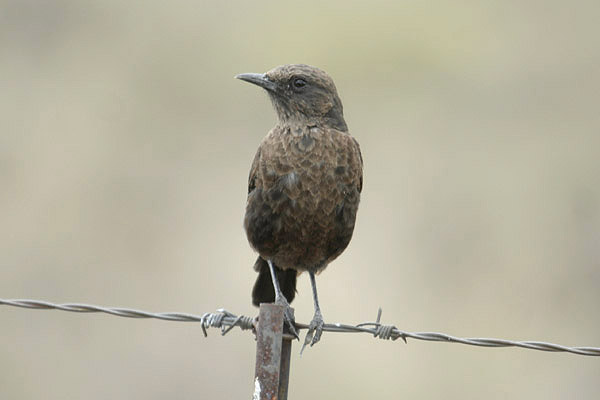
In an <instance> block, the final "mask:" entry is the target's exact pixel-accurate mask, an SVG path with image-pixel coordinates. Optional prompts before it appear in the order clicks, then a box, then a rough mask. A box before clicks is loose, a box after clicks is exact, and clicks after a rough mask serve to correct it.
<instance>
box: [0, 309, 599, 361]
mask: <svg viewBox="0 0 600 400" xmlns="http://www.w3.org/2000/svg"><path fill="white" fill-rule="evenodd" d="M0 305H6V306H13V307H21V308H29V309H38V310H40V309H41V310H51V309H54V310H62V311H71V312H79V313H91V312H101V313H106V314H110V315H116V316H119V317H126V318H155V319H161V320H165V321H181V322H200V326H201V328H202V332H203V334H204V336H207V329H208V328H219V329H220V330H221V334H222V335H225V334H227V333H228V332H229V331H231V330H232V329H233V328H234V327H236V326H237V327H239V328H240V329H242V330H249V329H252V330H254V329H255V325H256V318H253V317H247V316H244V315H239V316H237V315H235V314H233V313H230V312H229V311H227V310H225V309H222V308H220V309H218V310H217V311H216V312H214V313H205V314H203V315H202V316H198V315H193V314H186V313H178V312H168V313H151V312H147V311H140V310H134V309H130V308H122V307H117V308H111V307H99V306H94V305H89V304H80V303H67V304H54V303H50V302H47V301H40V300H26V299H13V300H5V299H0ZM380 320H381V309H379V311H378V313H377V319H376V320H375V322H364V323H361V324H358V325H347V324H325V325H324V326H323V331H325V332H338V333H369V334H371V335H373V336H374V337H376V338H380V339H384V340H397V339H398V338H401V339H402V340H403V341H404V342H407V339H408V338H410V339H416V340H425V341H434V342H445V343H460V344H466V345H471V346H481V347H520V348H524V349H531V350H540V351H548V352H567V353H572V354H578V355H583V356H600V348H599V347H568V346H562V345H559V344H553V343H547V342H540V341H521V342H519V341H513V340H505V339H494V338H459V337H456V336H451V335H447V334H445V333H437V332H405V331H402V330H400V329H398V328H397V327H395V326H394V325H383V324H381V323H380ZM296 328H297V329H308V325H307V324H302V323H296Z"/></svg>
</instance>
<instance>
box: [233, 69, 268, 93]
mask: <svg viewBox="0 0 600 400" xmlns="http://www.w3.org/2000/svg"><path fill="white" fill-rule="evenodd" d="M235 77H236V79H241V80H243V81H246V82H250V83H253V84H255V85H257V86H260V87H261V88H263V89H266V90H268V91H271V92H273V91H275V88H276V87H277V85H276V84H275V82H273V81H272V80H270V79H269V78H268V77H267V75H266V74H253V73H249V74H239V75H236V76H235Z"/></svg>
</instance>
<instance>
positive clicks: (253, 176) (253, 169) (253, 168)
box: [248, 147, 260, 194]
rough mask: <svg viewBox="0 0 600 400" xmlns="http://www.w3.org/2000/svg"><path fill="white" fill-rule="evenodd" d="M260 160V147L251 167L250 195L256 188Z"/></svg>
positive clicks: (249, 178) (249, 179)
mask: <svg viewBox="0 0 600 400" xmlns="http://www.w3.org/2000/svg"><path fill="white" fill-rule="evenodd" d="M259 160H260V147H259V148H258V150H257V151H256V155H255V156H254V161H252V166H251V167H250V175H249V176H248V194H249V193H250V192H252V191H253V190H254V188H256V174H257V173H258V162H259Z"/></svg>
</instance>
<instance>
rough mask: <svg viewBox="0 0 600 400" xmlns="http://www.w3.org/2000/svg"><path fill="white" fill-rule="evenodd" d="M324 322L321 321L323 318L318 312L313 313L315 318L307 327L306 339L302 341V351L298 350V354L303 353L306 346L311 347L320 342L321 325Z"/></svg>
mask: <svg viewBox="0 0 600 400" xmlns="http://www.w3.org/2000/svg"><path fill="white" fill-rule="evenodd" d="M324 324H325V322H324V321H323V316H322V315H321V313H320V312H315V316H314V317H313V319H312V321H310V325H308V332H307V333H306V338H305V339H304V344H303V345H302V350H300V354H302V352H303V351H304V348H305V347H306V345H308V344H309V345H310V346H311V347H312V346H313V345H314V344H315V343H317V342H318V341H319V340H321V334H322V333H323V325H324Z"/></svg>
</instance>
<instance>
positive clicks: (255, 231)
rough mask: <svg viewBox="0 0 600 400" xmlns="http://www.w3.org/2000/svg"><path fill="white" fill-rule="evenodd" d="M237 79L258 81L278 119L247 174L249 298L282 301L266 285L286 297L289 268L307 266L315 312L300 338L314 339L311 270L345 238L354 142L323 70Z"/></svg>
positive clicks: (294, 68) (355, 183)
mask: <svg viewBox="0 0 600 400" xmlns="http://www.w3.org/2000/svg"><path fill="white" fill-rule="evenodd" d="M238 78H240V79H243V80H246V81H249V82H251V83H254V84H256V85H259V86H261V87H263V88H265V89H266V90H267V92H268V93H269V96H270V98H271V100H272V102H273V105H274V107H275V109H276V111H277V115H278V119H279V121H278V123H277V125H276V126H275V127H274V128H273V129H271V131H270V132H269V133H268V134H267V136H266V137H265V138H264V139H263V140H262V142H261V144H260V146H259V148H258V151H257V152H256V156H255V157H254V161H253V163H252V167H251V169H250V177H249V181H248V200H247V205H246V216H245V218H244V228H245V229H246V234H247V236H248V240H249V242H250V244H251V245H252V247H253V248H254V249H255V250H256V251H257V252H258V253H259V258H258V260H257V262H256V264H255V268H256V269H257V271H258V272H259V277H258V279H257V282H256V284H255V287H254V290H253V303H254V304H256V305H258V304H259V303H261V302H272V301H273V300H276V301H279V302H281V303H285V304H287V303H286V302H284V299H281V298H279V299H278V293H277V290H278V288H277V287H275V288H274V284H277V283H279V285H278V286H280V287H281V289H282V292H283V295H284V296H285V298H287V300H289V301H291V300H292V299H293V297H294V295H295V285H296V274H297V273H300V272H302V271H308V272H309V274H310V276H311V283H312V284H313V295H314V300H315V318H314V319H313V322H314V323H311V327H312V329H311V331H310V332H311V333H310V336H311V338H308V337H307V342H306V343H308V342H309V340H310V343H311V344H314V343H316V342H317V341H318V340H319V337H320V333H321V329H322V323H323V321H322V318H321V315H320V309H319V306H318V299H317V293H316V286H315V283H314V274H315V273H317V272H319V271H321V270H322V269H324V268H325V267H326V266H327V265H328V264H329V263H330V262H331V261H333V260H334V259H335V258H336V257H338V256H339V255H340V254H341V253H342V252H343V251H344V249H345V248H346V246H347V245H348V243H349V242H350V239H351V238H352V232H353V230H354V222H355V219H356V212H357V209H358V204H359V200H360V192H361V189H362V158H361V154H360V149H359V146H358V143H357V142H356V140H355V139H354V138H353V137H352V136H350V134H349V133H348V129H347V127H346V123H345V121H344V118H343V109H342V103H341V101H340V99H339V97H338V95H337V90H336V88H335V85H334V83H333V80H332V79H331V78H330V77H329V75H327V73H325V72H324V71H322V70H320V69H318V68H315V67H311V66H308V65H301V64H296V65H283V66H280V67H276V68H274V69H273V70H271V71H269V72H267V73H266V74H260V75H259V74H242V75H238ZM269 261H270V262H271V263H272V264H271V265H272V267H273V268H272V270H273V271H270V268H269V264H268V263H269ZM273 274H274V275H275V276H274V277H272V279H269V278H271V276H270V275H273ZM279 297H282V296H279ZM313 325H314V326H313ZM313 332H314V337H312V333H313ZM306 343H305V344H306Z"/></svg>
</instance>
